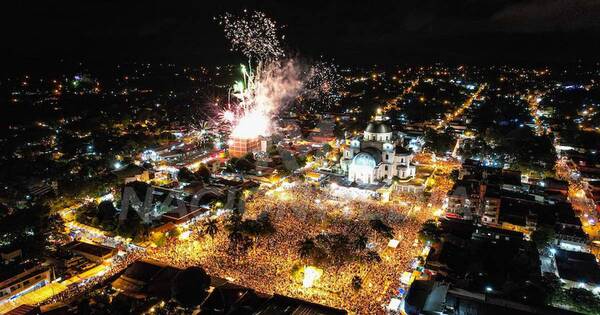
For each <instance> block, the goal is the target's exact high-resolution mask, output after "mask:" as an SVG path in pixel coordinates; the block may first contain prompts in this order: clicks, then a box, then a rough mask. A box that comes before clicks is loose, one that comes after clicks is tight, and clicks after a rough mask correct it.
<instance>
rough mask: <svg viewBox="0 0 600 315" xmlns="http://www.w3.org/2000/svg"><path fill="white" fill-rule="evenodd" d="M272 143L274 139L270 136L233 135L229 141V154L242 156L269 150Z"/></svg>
mask: <svg viewBox="0 0 600 315" xmlns="http://www.w3.org/2000/svg"><path fill="white" fill-rule="evenodd" d="M272 145H273V143H272V140H271V139H270V138H268V137H256V138H237V137H232V138H231V139H230V141H229V155H230V156H232V157H237V158H240V157H243V156H245V155H246V154H248V153H259V152H267V150H269V148H270V147H271V146H272Z"/></svg>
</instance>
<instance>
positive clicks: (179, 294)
mask: <svg viewBox="0 0 600 315" xmlns="http://www.w3.org/2000/svg"><path fill="white" fill-rule="evenodd" d="M209 287H210V276H209V275H208V274H206V271H204V269H202V268H201V267H189V268H187V269H185V270H183V271H180V272H179V273H178V274H177V276H175V278H174V279H173V286H172V290H171V294H172V297H173V299H175V300H176V301H177V302H178V303H179V304H181V305H183V306H187V307H194V306H197V305H200V304H201V303H202V302H203V301H204V299H206V297H207V296H208V288H209Z"/></svg>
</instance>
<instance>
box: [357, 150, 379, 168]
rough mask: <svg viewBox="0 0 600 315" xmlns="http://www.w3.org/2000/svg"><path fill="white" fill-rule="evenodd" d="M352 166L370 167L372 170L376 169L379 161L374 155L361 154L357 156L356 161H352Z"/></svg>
mask: <svg viewBox="0 0 600 315" xmlns="http://www.w3.org/2000/svg"><path fill="white" fill-rule="evenodd" d="M352 165H354V166H368V167H371V168H375V166H377V161H376V160H375V157H373V155H371V154H369V153H367V152H361V153H359V154H357V155H356V156H355V157H354V159H352Z"/></svg>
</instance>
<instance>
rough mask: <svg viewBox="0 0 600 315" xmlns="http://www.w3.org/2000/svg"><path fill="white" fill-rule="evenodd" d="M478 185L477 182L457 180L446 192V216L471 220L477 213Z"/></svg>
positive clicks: (478, 203)
mask: <svg viewBox="0 0 600 315" xmlns="http://www.w3.org/2000/svg"><path fill="white" fill-rule="evenodd" d="M479 200H480V185H479V182H477V181H470V180H459V181H457V182H456V183H454V186H453V187H452V189H451V190H450V191H449V192H448V208H447V209H446V216H447V217H449V218H454V219H465V220H471V219H473V218H474V217H475V216H477V215H478V213H479V205H480V202H479Z"/></svg>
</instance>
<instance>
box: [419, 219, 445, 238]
mask: <svg viewBox="0 0 600 315" xmlns="http://www.w3.org/2000/svg"><path fill="white" fill-rule="evenodd" d="M439 236H440V232H439V230H438V228H437V225H436V223H435V221H433V220H427V221H425V223H423V226H422V227H421V230H419V239H420V240H421V241H423V242H428V241H429V242H432V243H433V242H436V241H437V240H438V239H439Z"/></svg>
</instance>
